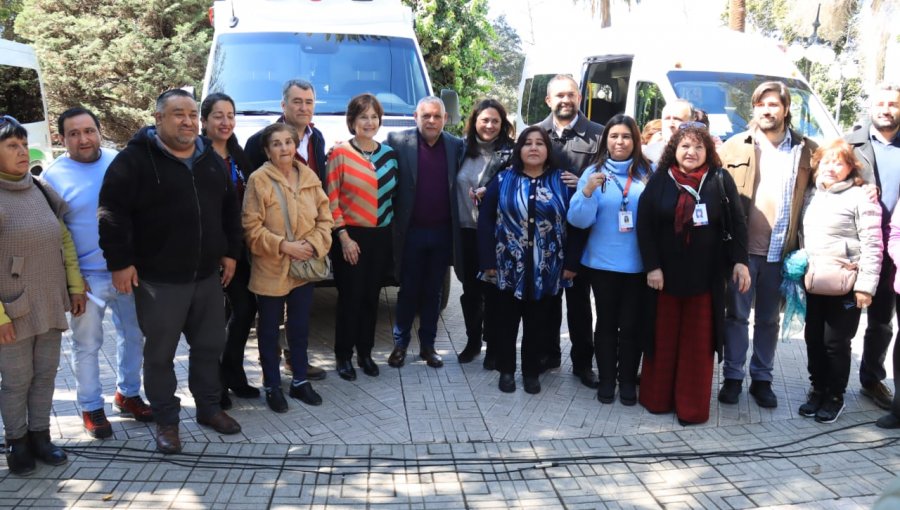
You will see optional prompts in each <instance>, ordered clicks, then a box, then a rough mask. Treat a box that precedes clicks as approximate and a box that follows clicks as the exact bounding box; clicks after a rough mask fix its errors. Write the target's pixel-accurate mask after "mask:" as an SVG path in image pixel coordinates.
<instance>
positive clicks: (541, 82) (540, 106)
mask: <svg viewBox="0 0 900 510" xmlns="http://www.w3.org/2000/svg"><path fill="white" fill-rule="evenodd" d="M554 76H556V75H555V74H536V75H534V77H532V78H528V79H526V80H525V87H524V90H523V91H522V117H524V120H525V123H526V124H528V125H531V124H537V123H538V122H540V121H542V120H544V119H545V118H547V115H550V107H549V106H547V101H546V99H547V84H548V83H550V80H551V79H553V77H554Z"/></svg>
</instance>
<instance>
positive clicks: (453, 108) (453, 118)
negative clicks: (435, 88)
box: [441, 89, 462, 125]
mask: <svg viewBox="0 0 900 510" xmlns="http://www.w3.org/2000/svg"><path fill="white" fill-rule="evenodd" d="M441 101H443V102H444V108H445V109H446V110H447V114H448V115H449V116H450V120H449V122H448V124H450V125H454V124H458V123H459V121H460V120H462V116H460V114H459V96H458V95H457V94H456V91H455V90H453V89H441Z"/></svg>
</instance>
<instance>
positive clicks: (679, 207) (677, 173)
mask: <svg viewBox="0 0 900 510" xmlns="http://www.w3.org/2000/svg"><path fill="white" fill-rule="evenodd" d="M708 169H709V166H708V165H703V166H702V167H700V168H698V169H696V170H694V171H693V172H691V173H689V174H686V173H683V172H682V171H681V170H679V168H678V166H676V165H672V168H671V172H670V173H671V175H672V178H673V179H675V182H677V183H678V184H679V185H680V186H678V202H677V203H676V204H675V235H677V236H681V235H682V234H684V243H685V244H689V243H690V242H691V232H690V228H691V227H693V225H694V207H695V206H696V205H697V201H696V200H694V197H693V195H691V194H690V193H688V192H687V190H685V189H684V187H685V186H690V187H691V188H693V189H694V190H695V191H696V192H697V193H698V194H699V193H700V182H701V181H702V180H703V176H704V175H706V171H707V170H708ZM685 227H687V229H685ZM685 230H687V232H685Z"/></svg>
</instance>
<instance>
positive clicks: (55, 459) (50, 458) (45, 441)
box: [28, 430, 69, 466]
mask: <svg viewBox="0 0 900 510" xmlns="http://www.w3.org/2000/svg"><path fill="white" fill-rule="evenodd" d="M28 442H29V443H31V445H30V446H31V451H32V453H33V454H34V456H35V457H37V458H38V459H41V461H42V462H43V463H44V464H50V465H51V466H59V465H61V464H65V463H66V461H67V460H69V458H68V457H67V456H66V452H64V451H63V449H62V448H60V447H59V446H56V445H55V444H53V443H51V442H50V431H49V430H41V431H35V430H29V431H28Z"/></svg>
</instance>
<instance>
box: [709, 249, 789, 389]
mask: <svg viewBox="0 0 900 510" xmlns="http://www.w3.org/2000/svg"><path fill="white" fill-rule="evenodd" d="M749 268H750V290H748V291H747V292H745V293H744V294H741V293H740V292H738V291H737V288H736V287H735V286H734V283H733V282H732V281H731V278H729V279H728V290H727V291H726V292H725V364H724V367H723V369H722V373H723V375H724V376H725V378H726V379H739V380H743V379H744V364H745V363H746V361H747V349H748V347H749V346H750V335H749V326H750V305H751V303H752V302H753V298H754V297H756V312H755V314H754V315H753V357H752V358H750V378H751V379H752V380H754V381H771V380H772V367H773V366H774V365H775V348H776V347H777V346H778V327H779V324H778V318H779V316H778V314H779V312H780V311H781V291H780V290H779V287H781V262H766V257H764V256H762V255H750V265H749Z"/></svg>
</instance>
